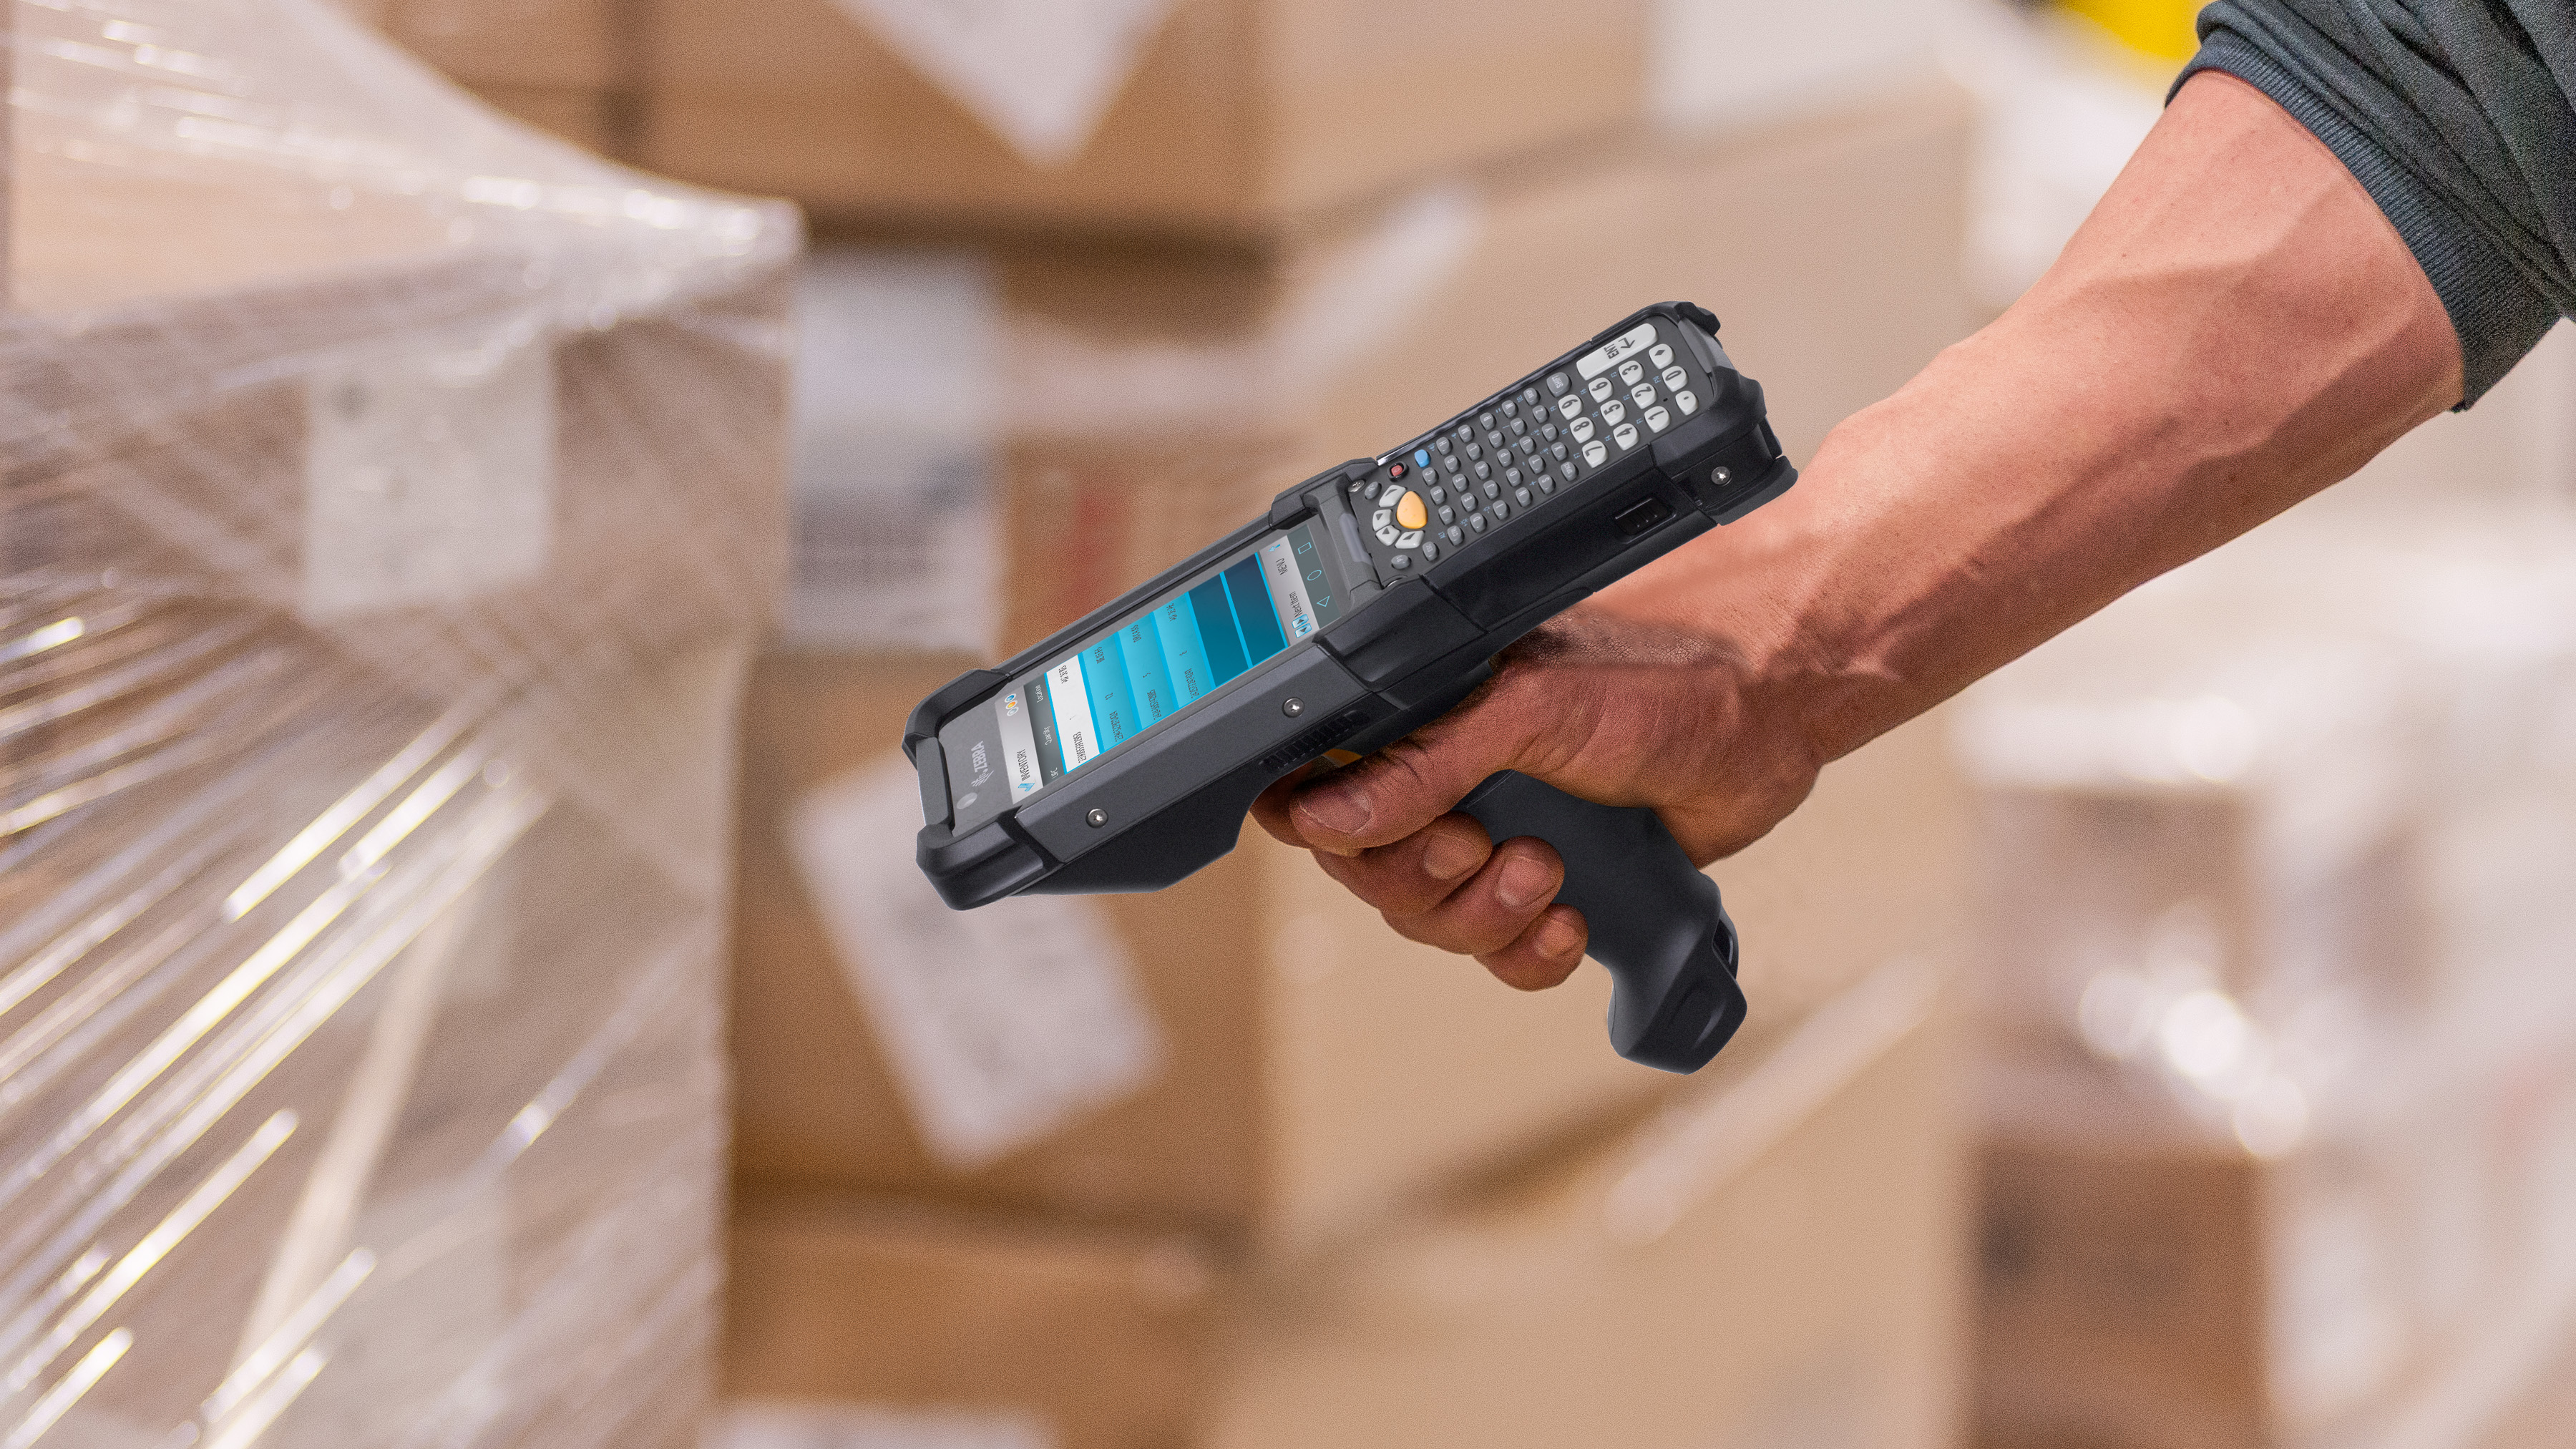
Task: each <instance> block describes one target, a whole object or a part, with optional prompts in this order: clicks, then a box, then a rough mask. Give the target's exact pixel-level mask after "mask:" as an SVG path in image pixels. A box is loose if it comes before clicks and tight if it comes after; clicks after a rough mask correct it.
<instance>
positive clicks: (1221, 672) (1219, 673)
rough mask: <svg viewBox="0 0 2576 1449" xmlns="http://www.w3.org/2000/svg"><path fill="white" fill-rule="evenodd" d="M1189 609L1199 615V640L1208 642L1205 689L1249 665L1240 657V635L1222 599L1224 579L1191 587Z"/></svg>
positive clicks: (1231, 611)
mask: <svg viewBox="0 0 2576 1449" xmlns="http://www.w3.org/2000/svg"><path fill="white" fill-rule="evenodd" d="M1190 611H1191V612H1192V613H1194V614H1196V615H1197V616H1198V622H1199V639H1200V642H1202V643H1204V644H1206V645H1207V661H1208V688H1210V689H1214V688H1216V687H1217V686H1218V685H1220V684H1223V683H1225V682H1226V681H1227V680H1229V679H1232V678H1233V677H1235V676H1236V675H1238V674H1241V673H1242V672H1243V671H1244V670H1245V669H1247V668H1249V667H1250V666H1249V665H1247V664H1246V663H1245V662H1244V658H1243V635H1242V634H1240V633H1239V632H1237V631H1236V629H1235V627H1234V610H1233V609H1232V608H1231V607H1230V606H1228V605H1227V603H1226V601H1225V580H1223V579H1210V580H1208V581H1207V582H1206V583H1203V584H1201V585H1199V586H1198V587H1197V588H1195V589H1192V590H1190Z"/></svg>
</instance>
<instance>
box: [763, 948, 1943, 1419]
mask: <svg viewBox="0 0 2576 1449" xmlns="http://www.w3.org/2000/svg"><path fill="white" fill-rule="evenodd" d="M1932 979H1933V978H1932V975H1931V973H1930V972H1928V971H1922V970H1908V969H1905V968H1899V969H1898V970H1897V971H1895V972H1893V973H1890V974H1889V975H1887V976H1884V977H1876V978H1873V979H1872V980H1871V981H1870V982H1868V983H1867V984H1866V985H1864V986H1863V987H1861V988H1859V989H1858V990H1856V991H1854V992H1852V993H1849V994H1848V995H1846V996H1844V997H1843V998H1841V999H1839V1000H1838V1001H1836V1002H1835V1003H1834V1004H1833V1005H1830V1006H1828V1007H1826V1008H1825V1009H1824V1010H1822V1011H1820V1012H1818V1013H1817V1014H1815V1015H1814V1016H1812V1017H1810V1018H1809V1019H1808V1020H1807V1021H1806V1022H1804V1023H1801V1024H1800V1025H1798V1026H1796V1027H1794V1028H1784V1029H1779V1030H1776V1031H1775V1032H1773V1033H1772V1034H1771V1035H1769V1036H1768V1037H1767V1038H1757V1040H1756V1042H1754V1043H1751V1044H1749V1045H1752V1046H1754V1047H1755V1048H1756V1049H1755V1050H1753V1051H1748V1052H1747V1053H1746V1055H1745V1057H1743V1058H1739V1059H1737V1060H1736V1062H1735V1063H1733V1064H1732V1065H1733V1071H1732V1074H1731V1075H1729V1076H1728V1077H1727V1078H1726V1079H1725V1080H1724V1081H1723V1082H1710V1083H1705V1084H1703V1088H1704V1089H1703V1090H1701V1091H1699V1092H1697V1093H1695V1094H1694V1096H1693V1097H1692V1098H1691V1099H1690V1100H1689V1101H1688V1102H1687V1103H1685V1104H1682V1105H1680V1106H1677V1107H1676V1109H1675V1110H1674V1112H1673V1113H1672V1114H1670V1115H1669V1116H1667V1117H1664V1118H1662V1119H1659V1120H1658V1121H1657V1122H1656V1123H1655V1124H1653V1125H1652V1126H1651V1127H1649V1128H1648V1129H1646V1130H1645V1131H1643V1132H1641V1133H1637V1134H1631V1135H1627V1136H1624V1137H1621V1138H1618V1139H1616V1140H1613V1141H1612V1142H1610V1143H1608V1144H1607V1145H1605V1146H1603V1147H1601V1148H1599V1149H1598V1150H1594V1151H1590V1152H1587V1153H1584V1154H1582V1155H1580V1156H1577V1157H1575V1158H1573V1159H1571V1160H1568V1161H1563V1162H1560V1163H1557V1164H1556V1165H1554V1166H1552V1167H1550V1168H1548V1169H1547V1170H1545V1171H1542V1172H1539V1173H1537V1174H1535V1175H1531V1176H1526V1177H1523V1178H1521V1179H1519V1180H1516V1181H1512V1182H1508V1183H1504V1184H1500V1185H1498V1186H1497V1188H1496V1190H1495V1191H1493V1192H1492V1193H1490V1194H1489V1195H1488V1196H1486V1197H1485V1198H1484V1199H1483V1200H1481V1201H1480V1202H1478V1203H1477V1204H1475V1205H1474V1206H1472V1207H1467V1208H1464V1209H1463V1210H1456V1211H1444V1212H1436V1213H1431V1214H1427V1215H1425V1216H1424V1217H1422V1218H1420V1219H1417V1220H1414V1221H1412V1222H1410V1223H1409V1224H1407V1225H1406V1226H1403V1227H1401V1228H1398V1229H1394V1230H1391V1231H1388V1232H1386V1233H1384V1234H1382V1235H1380V1236H1378V1237H1376V1238H1374V1239H1372V1240H1371V1241H1370V1242H1369V1243H1368V1244H1367V1245H1365V1246H1364V1247H1363V1248H1362V1249H1361V1250H1360V1251H1358V1252H1356V1253H1354V1254H1352V1255H1349V1256H1347V1257H1345V1258H1343V1259H1341V1260H1339V1261H1338V1262H1335V1263H1332V1264H1330V1265H1326V1266H1321V1267H1316V1268H1312V1269H1309V1270H1299V1271H1293V1272H1289V1273H1284V1274H1276V1273H1269V1272H1265V1271H1262V1270H1258V1269H1246V1268H1244V1267H1242V1266H1240V1265H1232V1264H1229V1263H1228V1262H1227V1260H1225V1259H1224V1258H1222V1257H1219V1256H1211V1255H1210V1254H1209V1253H1208V1252H1207V1251H1206V1250H1205V1249H1204V1248H1202V1247H1199V1246H1195V1245H1194V1244H1193V1243H1191V1242H1190V1241H1188V1240H1185V1239H1169V1238H1161V1239H1157V1238H1104V1237H1101V1236H1098V1235H1075V1234H1067V1233H1065V1232H1063V1231H1061V1230H1057V1231H1035V1230H1028V1229H1012V1228H1008V1227H1003V1226H996V1225H993V1224H990V1223H969V1222H967V1221H964V1220H947V1221H938V1220H930V1219H925V1218H923V1217H921V1216H920V1215H918V1214H917V1213H915V1214H913V1215H910V1216H905V1215H901V1214H896V1213H890V1212H889V1211H888V1210H886V1209H883V1208H881V1207H880V1208H866V1207H860V1206H856V1205H851V1204H846V1203H845V1204H841V1205H838V1206H834V1205H828V1204H817V1203H813V1202H803V1203H797V1202H780V1201H764V1200H761V1199H757V1198H755V1199H751V1200H748V1201H746V1202H745V1203H744V1204H743V1206H742V1212H741V1215H740V1216H739V1217H738V1219H737V1222H736V1225H735V1229H734V1243H735V1249H734V1251H735V1259H734V1261H735V1264H736V1267H735V1272H734V1276H733V1282H732V1286H731V1288H730V1290H729V1295H728V1300H727V1306H728V1310H729V1313H730V1320H729V1329H728V1352H727V1358H726V1363H727V1368H726V1371H725V1373H726V1377H725V1392H726V1393H727V1395H729V1396H731V1397H734V1398H737V1399H765V1400H790V1401H802V1402H804V1403H805V1404H807V1405H808V1406H809V1407H808V1408H807V1410H806V1412H807V1413H809V1414H812V1415H814V1416H815V1419H814V1422H817V1423H824V1422H829V1420H830V1418H831V1416H833V1415H835V1414H839V1415H844V1416H853V1417H856V1416H862V1415H872V1414H885V1413H889V1412H891V1413H896V1414H904V1415H931V1414H936V1413H939V1412H941V1411H949V1412H960V1411H963V1412H969V1413H973V1414H977V1415H981V1416H986V1417H988V1418H991V1419H995V1420H1001V1421H1009V1422H1016V1423H1019V1424H1022V1425H1024V1426H1025V1427H1024V1429H1023V1433H1024V1434H1025V1435H1026V1437H1025V1438H1024V1439H1013V1440H1007V1441H1005V1442H1028V1443H1040V1444H1051V1445H1056V1446H1060V1449H1113V1446H1132V1445H1171V1446H1178V1445H1183V1444H1189V1445H1201V1446H1208V1449H1267V1446H1271V1445H1282V1446H1287V1445H1295V1446H1306V1445H1315V1444H1334V1445H1347V1446H1352V1449H1368V1446H1376V1445H1386V1446H1397V1445H1402V1446H1407V1449H1435V1446H1446V1445H1476V1446H1478V1449H1517V1446H1530V1449H1538V1446H1550V1449H1553V1446H1560V1445H1564V1444H1568V1443H1647V1444H1714V1445H1723V1446H1745V1449H1752V1446H1758V1445H1773V1444H1782V1443H1817V1444H1833V1445H1841V1444H1852V1445H1861V1444H1866V1445H1871V1446H1873V1449H1935V1446H1940V1445H1945V1444H1947V1443H1949V1442H1951V1439H1952V1433H1953V1429H1954V1427H1955V1425H1954V1422H1953V1421H1954V1419H1955V1407H1956V1406H1955V1403H1954V1398H1955V1389H1954V1384H1955V1381H1956V1377H1957V1366H1958V1365H1957V1355H1958V1351H1959V1347H1960V1343H1961V1337H1960V1335H1961V1330H1962V1328H1963V1308H1964V1304H1963V1297H1962V1295H1963V1293H1964V1288H1965V1282H1966V1274H1965V1265H1964V1263H1963V1262H1962V1261H1961V1256H1962V1252H1963V1250H1964V1245H1965V1234H1964V1232H1963V1227H1964V1223H1963V1213H1964V1205H1965V1198H1964V1195H1963V1193H1964V1187H1965V1182H1964V1176H1963V1167H1964V1162H1963V1159H1962V1156H1961V1148H1962V1144H1963V1139H1962V1137H1961V1135H1960V1129H1961V1118H1960V1116H1959V1114H1958V1111H1957V1103H1956V1101H1955V1099H1954V1097H1953V1095H1952V1092H1951V1085H1952V1083H1951V1069H1952V1067H1953V1065H1954V1063H1955V1055H1954V1050H1953V1049H1954V1046H1955V1041H1956V1030H1955V1027H1954V1026H1953V1025H1952V1024H1951V1022H1950V1019H1949V1018H1948V1017H1947V1015H1946V1014H1944V1013H1943V1012H1942V1011H1941V1010H1940V1009H1939V1008H1938V1007H1937V1006H1935V1005H1934V1002H1933V996H1932V984H1931V983H1932ZM835 1401H837V1402H835ZM997 1437H998V1436H997Z"/></svg>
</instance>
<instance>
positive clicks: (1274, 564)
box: [940, 523, 1343, 830]
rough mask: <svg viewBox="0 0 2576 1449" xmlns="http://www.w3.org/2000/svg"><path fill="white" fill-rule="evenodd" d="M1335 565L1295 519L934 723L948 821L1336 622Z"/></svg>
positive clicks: (1013, 795)
mask: <svg viewBox="0 0 2576 1449" xmlns="http://www.w3.org/2000/svg"><path fill="white" fill-rule="evenodd" d="M1340 572H1341V570H1340V567H1339V566H1338V565H1337V564H1336V563H1335V562H1334V561H1332V560H1331V559H1329V558H1327V557H1326V554H1325V550H1324V548H1323V547H1322V538H1321V536H1320V531H1319V530H1318V529H1317V528H1316V527H1315V526H1314V525H1313V524H1312V523H1301V524H1298V525H1297V526H1296V527H1294V528H1291V529H1288V530H1286V531H1284V532H1280V533H1274V534H1271V535H1269V536H1267V537H1265V538H1262V539H1260V540H1258V541H1256V542H1255V543H1253V544H1252V545H1251V546H1250V547H1248V548H1246V549H1244V550H1243V551H1242V552H1241V553H1238V554H1235V555H1234V556H1232V557H1231V558H1228V559H1226V560H1224V561H1223V562H1221V563H1219V564H1218V565H1217V566H1216V567H1214V568H1212V569H1208V570H1206V571H1205V572H1203V573H1200V574H1198V575H1196V576H1195V577H1193V578H1191V579H1190V580H1189V581H1188V582H1186V583H1184V584H1182V585H1180V586H1178V587H1176V588H1173V589H1171V590H1169V591H1167V592H1165V593H1164V594H1163V595H1161V596H1160V597H1158V598H1156V599H1155V600H1154V601H1153V602H1152V603H1150V604H1148V605H1147V606H1146V607H1144V608H1143V609H1141V610H1138V611H1137V612H1136V613H1134V614H1131V615H1129V616H1128V617H1127V618H1125V619H1124V620H1122V621H1120V622H1119V623H1118V624H1117V625H1116V626H1115V627H1114V628H1112V629H1110V630H1109V631H1107V632H1106V633H1103V634H1099V635H1096V636H1094V637H1093V638H1091V639H1090V640H1088V641H1086V642H1085V643H1083V644H1082V645H1081V647H1079V648H1077V649H1075V650H1073V651H1072V652H1070V653H1067V654H1065V655H1063V656H1061V657H1059V658H1057V659H1056V660H1055V661H1053V662H1052V663H1050V664H1048V665H1047V666H1046V667H1045V668H1043V669H1040V670H1038V671H1037V672H1035V673H1033V674H1028V675H1024V676H1022V677H1020V678H1018V679H1015V680H1013V681H1012V682H1011V683H1010V685H1009V686H1008V687H1007V688H1005V689H1004V690H1003V691H1002V692H1001V693H1000V694H999V695H997V696H995V697H994V698H993V699H992V700H991V701H990V702H989V703H988V704H986V705H984V706H982V707H979V708H976V709H970V710H968V711H967V712H966V713H965V714H963V715H960V716H959V717H957V718H956V719H954V720H952V721H950V722H949V723H948V724H947V725H946V726H945V727H943V728H942V729H941V730H940V745H941V748H942V750H943V751H944V752H945V753H946V756H947V760H948V793H949V799H950V801H951V802H952V807H953V811H954V818H955V822H956V824H955V828H957V829H959V830H964V829H967V828H969V827H971V826H973V825H977V824H981V823H982V822H983V821H985V820H988V819H991V818H992V817H993V816H995V815H998V814H1000V813H1001V812H1002V811H1003V810H1004V809H1006V808H1008V807H1010V806H1011V805H1014V804H1017V803H1018V802H1020V801H1022V800H1025V799H1027V798H1028V797H1029V796H1031V795H1034V794H1036V793H1037V792H1038V791H1040V790H1043V789H1045V788H1046V787H1047V786H1048V785H1049V784H1052V783H1053V782H1054V781H1056V780H1058V779H1061V778H1063V777H1064V776H1065V775H1067V774H1069V773H1071V772H1073V771H1077V770H1080V769H1081V768H1083V767H1084V766H1085V765H1088V764H1090V763H1091V762H1092V761H1094V760H1096V759H1099V758H1100V757H1101V756H1102V755H1105V754H1108V753H1109V752H1111V751H1113V750H1116V749H1119V748H1121V747H1122V746H1125V745H1126V744H1127V743H1128V742H1130V741H1132V740H1134V739H1136V738H1137V737H1138V736H1139V735H1142V734H1144V733H1146V732H1147V731H1149V730H1151V729H1153V728H1154V727H1155V726H1156V725H1159V724H1161V723H1163V722H1164V721H1165V720H1168V719H1170V718H1172V717H1173V716H1175V715H1178V714H1180V713H1182V712H1184V711H1186V710H1188V709H1189V708H1190V707H1191V706H1192V705H1195V704H1197V703H1198V702H1199V701H1200V700H1203V699H1205V698H1207V697H1208V696H1209V695H1211V694H1214V693H1215V692H1216V691H1218V690H1220V689H1223V688H1224V687H1225V686H1226V685H1227V684H1229V683H1231V682H1232V681H1234V680H1235V679H1238V678H1241V677H1242V676H1244V675H1246V674H1249V673H1251V672H1252V671H1254V670H1255V669H1258V668H1259V667H1261V666H1262V665H1263V664H1265V663H1267V662H1268V661H1270V660H1271V659H1273V658H1275V657H1276V656H1278V655H1280V654H1282V653H1284V652H1286V651H1287V649H1288V648H1289V647H1290V646H1291V645H1294V644H1296V643H1298V642H1300V641H1302V640H1304V639H1306V638H1308V637H1309V636H1311V635H1312V634H1313V633H1314V632H1315V631H1316V630H1318V629H1320V628H1323V627H1324V626H1325V625H1327V624H1330V623H1332V622H1333V621H1334V620H1335V619H1337V618H1339V617H1341V613H1342V606H1343V599H1342V588H1341V581H1340V577H1339V575H1340Z"/></svg>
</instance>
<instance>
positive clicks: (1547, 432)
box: [1538, 423, 1556, 443]
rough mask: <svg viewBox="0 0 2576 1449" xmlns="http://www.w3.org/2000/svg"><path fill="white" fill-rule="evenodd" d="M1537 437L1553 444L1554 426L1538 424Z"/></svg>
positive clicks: (1554, 437) (1552, 424)
mask: <svg viewBox="0 0 2576 1449" xmlns="http://www.w3.org/2000/svg"><path fill="white" fill-rule="evenodd" d="M1538 435H1539V436H1540V437H1542V438H1545V439H1547V440H1548V441H1549V442H1551V443H1553V442H1555V441H1556V424H1554V423H1541V424H1539V428H1538Z"/></svg>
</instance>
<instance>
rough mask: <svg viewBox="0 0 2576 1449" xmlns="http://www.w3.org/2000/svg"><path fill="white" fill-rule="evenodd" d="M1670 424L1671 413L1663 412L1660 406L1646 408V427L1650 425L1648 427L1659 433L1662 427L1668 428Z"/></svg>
mask: <svg viewBox="0 0 2576 1449" xmlns="http://www.w3.org/2000/svg"><path fill="white" fill-rule="evenodd" d="M1672 424H1673V415H1672V414H1671V413H1668V412H1665V411H1664V410H1663V409H1662V408H1648V409H1646V426H1647V427H1650V428H1652V429H1654V430H1655V431H1656V432H1659V433H1660V432H1662V431H1663V430H1664V429H1666V428H1668V427H1671V426H1672Z"/></svg>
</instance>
